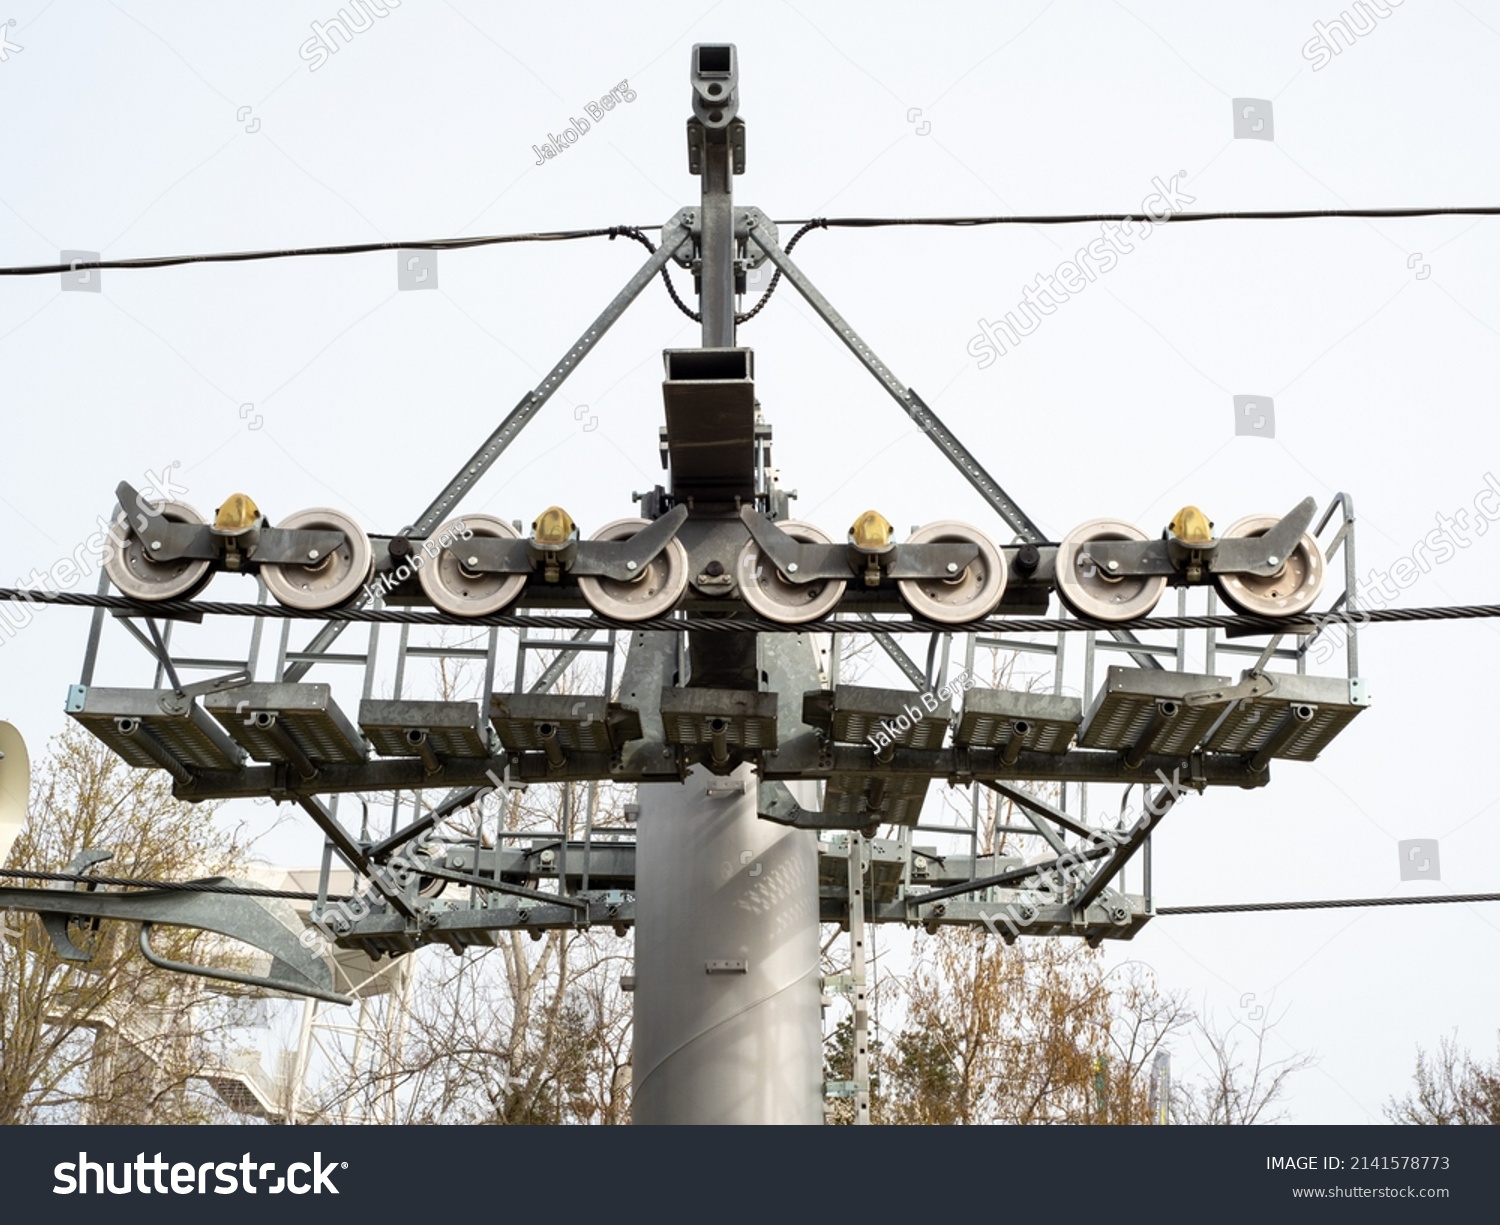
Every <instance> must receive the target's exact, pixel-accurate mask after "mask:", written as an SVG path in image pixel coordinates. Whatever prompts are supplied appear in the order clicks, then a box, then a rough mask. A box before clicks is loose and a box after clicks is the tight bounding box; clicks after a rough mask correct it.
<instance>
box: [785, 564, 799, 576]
mask: <svg viewBox="0 0 1500 1225" xmlns="http://www.w3.org/2000/svg"><path fill="white" fill-rule="evenodd" d="M786 572H787V573H788V574H796V573H797V563H796V562H794V561H793V562H788V563H787V567H786Z"/></svg>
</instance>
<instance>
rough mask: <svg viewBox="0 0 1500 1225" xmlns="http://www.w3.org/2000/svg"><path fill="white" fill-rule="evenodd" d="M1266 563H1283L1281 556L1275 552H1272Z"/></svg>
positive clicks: (1271, 564)
mask: <svg viewBox="0 0 1500 1225" xmlns="http://www.w3.org/2000/svg"><path fill="white" fill-rule="evenodd" d="M1266 565H1268V566H1279V565H1281V558H1279V557H1277V556H1276V554H1275V553H1272V554H1271V556H1270V557H1268V558H1266Z"/></svg>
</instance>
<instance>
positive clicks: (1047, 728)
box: [953, 688, 1083, 753]
mask: <svg viewBox="0 0 1500 1225" xmlns="http://www.w3.org/2000/svg"><path fill="white" fill-rule="evenodd" d="M1082 721H1083V703H1082V702H1081V701H1080V700H1079V699H1078V698H1069V697H1062V696H1060V695H1057V694H1050V693H1029V692H1022V691H1018V690H1007V689H979V688H974V689H969V690H966V691H965V693H964V699H963V707H962V710H961V713H960V714H959V719H958V726H957V727H955V728H954V731H953V739H954V742H955V743H957V744H972V745H979V746H982V747H987V748H993V747H997V746H998V747H1001V748H1004V747H1005V746H1006V745H1009V744H1010V743H1011V742H1012V741H1013V740H1015V739H1017V738H1019V740H1020V742H1021V746H1022V747H1023V748H1026V749H1032V750H1035V751H1036V752H1039V753H1062V752H1066V751H1067V749H1068V747H1069V745H1070V744H1072V742H1073V737H1074V736H1075V735H1076V734H1077V732H1078V725H1079V724H1080V723H1081V722H1082ZM1018 724H1024V725H1025V730H1024V731H1021V732H1020V733H1019V734H1018V732H1017V725H1018Z"/></svg>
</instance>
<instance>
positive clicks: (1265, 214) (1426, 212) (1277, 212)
mask: <svg viewBox="0 0 1500 1225" xmlns="http://www.w3.org/2000/svg"><path fill="white" fill-rule="evenodd" d="M1496 216H1500V206H1493V205H1482V206H1476V207H1472V208H1471V207H1458V208H1299V209H1264V210H1250V211H1245V212H1217V213H1170V212H1169V213H1167V214H1165V215H1164V216H1153V215H1152V214H1150V213H1130V212H1125V213H1050V214H1042V215H1038V216H1022V217H826V218H817V219H815V221H814V222H810V223H809V224H813V223H816V224H818V225H820V226H826V227H828V228H829V229H833V228H834V227H838V228H841V229H873V228H876V227H881V226H898V225H931V226H985V225H1082V224H1085V223H1087V222H1099V221H1149V222H1151V223H1152V224H1153V225H1158V224H1166V223H1168V222H1170V223H1171V224H1173V225H1177V224H1178V223H1180V222H1188V221H1303V220H1310V219H1331V218H1387V219H1389V218H1397V217H1496ZM776 224H777V225H797V224H798V222H797V221H778V222H777V223H776Z"/></svg>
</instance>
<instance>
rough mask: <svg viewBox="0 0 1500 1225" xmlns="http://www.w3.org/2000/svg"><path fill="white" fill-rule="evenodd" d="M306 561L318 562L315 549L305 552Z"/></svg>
mask: <svg viewBox="0 0 1500 1225" xmlns="http://www.w3.org/2000/svg"><path fill="white" fill-rule="evenodd" d="M307 560H308V561H317V560H318V551H317V549H308V551H307Z"/></svg>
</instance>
